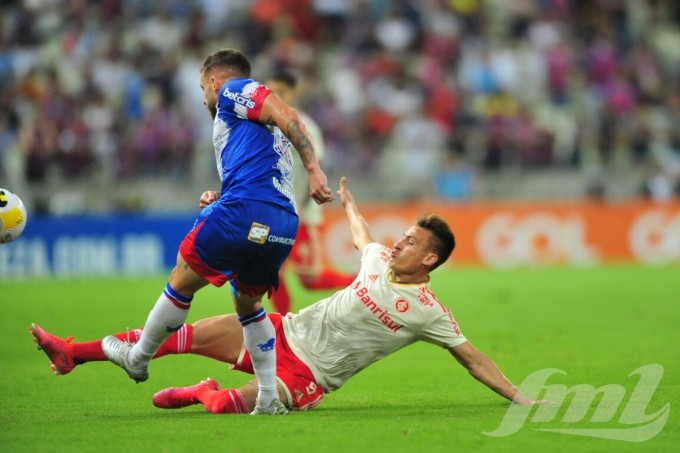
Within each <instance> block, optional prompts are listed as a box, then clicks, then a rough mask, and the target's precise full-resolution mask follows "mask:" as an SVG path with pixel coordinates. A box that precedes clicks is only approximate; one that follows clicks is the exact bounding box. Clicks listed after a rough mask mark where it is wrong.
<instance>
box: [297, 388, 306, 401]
mask: <svg viewBox="0 0 680 453" xmlns="http://www.w3.org/2000/svg"><path fill="white" fill-rule="evenodd" d="M303 396H305V394H304V393H302V392H301V391H299V390H298V389H295V400H296V401H297V402H298V403H299V402H300V400H301V399H302V397H303Z"/></svg>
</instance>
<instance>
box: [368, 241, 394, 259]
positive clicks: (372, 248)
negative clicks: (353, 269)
mask: <svg viewBox="0 0 680 453" xmlns="http://www.w3.org/2000/svg"><path fill="white" fill-rule="evenodd" d="M362 255H363V259H367V258H379V259H380V260H381V261H383V262H385V263H388V262H389V261H390V259H391V258H392V255H391V253H390V248H389V247H387V246H384V245H382V244H380V243H378V242H371V243H370V244H366V246H365V247H364V250H363V253H362Z"/></svg>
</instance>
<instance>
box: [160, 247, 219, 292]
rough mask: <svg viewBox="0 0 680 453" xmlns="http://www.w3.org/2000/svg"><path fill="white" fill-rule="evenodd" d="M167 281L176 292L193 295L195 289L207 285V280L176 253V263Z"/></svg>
mask: <svg viewBox="0 0 680 453" xmlns="http://www.w3.org/2000/svg"><path fill="white" fill-rule="evenodd" d="M168 283H170V286H171V287H172V289H174V290H175V291H177V292H178V293H180V294H182V295H185V296H193V295H194V293H195V292H196V291H198V290H199V289H201V288H203V287H204V286H206V285H208V283H209V282H208V280H206V279H205V278H203V277H202V276H200V275H199V274H197V273H196V272H195V271H194V270H193V269H192V268H191V267H189V265H188V264H187V263H186V261H184V258H182V255H181V254H179V253H178V254H177V264H176V265H175V268H174V269H173V270H172V272H171V273H170V278H169V279H168Z"/></svg>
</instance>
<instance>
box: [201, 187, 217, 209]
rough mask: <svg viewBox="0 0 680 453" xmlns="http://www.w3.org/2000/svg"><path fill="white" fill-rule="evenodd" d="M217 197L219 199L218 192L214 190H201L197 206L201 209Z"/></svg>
mask: <svg viewBox="0 0 680 453" xmlns="http://www.w3.org/2000/svg"><path fill="white" fill-rule="evenodd" d="M219 199H220V194H219V193H217V192H215V191H214V190H208V191H207V192H203V195H201V199H200V200H199V201H198V207H200V208H201V209H203V208H205V207H206V206H208V205H209V204H211V203H214V202H216V201H217V200H219Z"/></svg>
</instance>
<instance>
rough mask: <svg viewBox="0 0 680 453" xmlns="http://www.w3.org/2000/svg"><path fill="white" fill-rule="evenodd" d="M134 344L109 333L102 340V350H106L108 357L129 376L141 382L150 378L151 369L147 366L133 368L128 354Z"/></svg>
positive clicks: (105, 353)
mask: <svg viewBox="0 0 680 453" xmlns="http://www.w3.org/2000/svg"><path fill="white" fill-rule="evenodd" d="M133 346H134V345H133V344H132V343H126V342H124V341H121V340H119V339H118V338H116V337H114V336H113V335H109V336H108V337H106V338H104V339H103V340H102V351H104V355H105V356H106V358H107V359H109V360H110V361H111V362H113V363H115V364H116V365H118V366H119V367H121V368H122V369H124V370H125V371H126V372H127V374H128V376H130V379H133V380H134V381H135V382H136V383H137V384H139V383H140V382H144V381H146V380H147V379H149V369H148V368H147V367H146V366H143V367H140V368H133V367H132V366H131V365H130V362H128V359H127V356H128V352H130V349H132V347H133Z"/></svg>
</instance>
